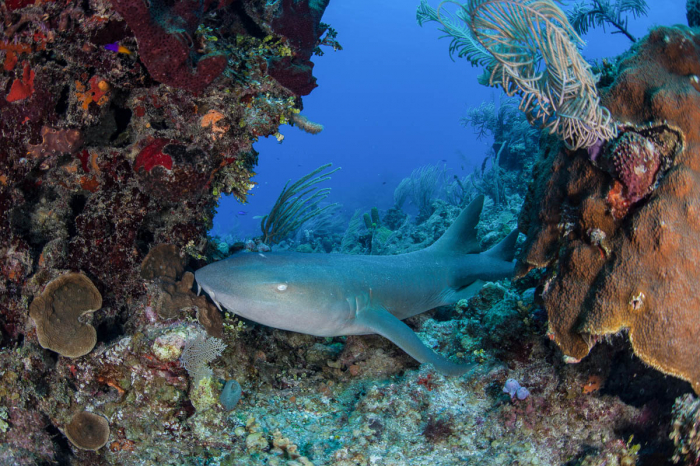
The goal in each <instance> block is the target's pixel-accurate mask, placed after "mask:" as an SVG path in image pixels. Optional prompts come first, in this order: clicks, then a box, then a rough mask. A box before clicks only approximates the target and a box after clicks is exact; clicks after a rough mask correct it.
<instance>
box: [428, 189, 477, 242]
mask: <svg viewBox="0 0 700 466" xmlns="http://www.w3.org/2000/svg"><path fill="white" fill-rule="evenodd" d="M483 207H484V195H483V194H481V195H479V196H477V197H476V198H475V199H474V200H473V201H472V202H471V203H470V204H469V205H468V206H467V207H465V208H464V209H463V210H462V213H460V214H459V216H458V217H457V219H456V220H455V221H454V223H453V224H452V225H451V226H450V227H449V228H448V229H447V231H446V232H445V233H444V234H443V235H442V236H441V237H440V239H438V240H437V241H436V242H435V243H433V245H432V246H430V249H432V250H433V251H439V252H445V253H451V254H473V253H477V252H479V251H480V249H479V241H478V240H477V239H476V224H477V223H479V216H480V215H481V209H483Z"/></svg>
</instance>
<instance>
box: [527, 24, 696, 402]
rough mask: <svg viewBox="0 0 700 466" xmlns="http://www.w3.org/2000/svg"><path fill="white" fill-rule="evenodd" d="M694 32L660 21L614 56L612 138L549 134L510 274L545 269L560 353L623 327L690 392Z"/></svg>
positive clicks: (574, 357)
mask: <svg viewBox="0 0 700 466" xmlns="http://www.w3.org/2000/svg"><path fill="white" fill-rule="evenodd" d="M698 56H700V40H698V38H697V36H696V35H695V33H694V32H693V31H691V30H690V29H688V28H685V27H675V28H666V27H660V28H656V29H654V30H652V31H651V33H650V34H649V35H648V36H647V37H646V38H644V39H643V40H641V41H640V43H639V45H638V47H635V48H633V51H632V53H630V54H627V55H626V56H625V57H624V58H623V59H622V61H621V62H620V63H619V65H618V69H619V74H618V75H617V77H616V78H615V80H614V82H612V84H611V85H610V87H609V88H607V89H605V90H604V91H603V94H602V95H603V103H604V104H605V105H606V106H607V108H609V109H610V111H611V112H612V114H613V115H614V116H615V118H616V119H617V120H619V121H623V122H627V123H625V124H623V125H620V127H619V130H620V135H619V137H618V138H617V139H615V140H612V141H610V142H609V143H607V144H599V145H597V146H593V147H591V148H589V150H588V152H585V151H578V152H571V151H568V150H565V149H563V148H561V147H560V145H559V144H557V143H556V142H553V141H551V140H550V141H549V142H548V143H547V144H545V146H544V150H543V153H542V157H541V160H540V161H539V162H538V164H537V166H536V167H535V172H534V178H535V179H534V182H533V183H532V185H531V188H530V192H529V194H528V197H527V201H526V204H525V207H524V209H523V212H522V214H521V217H520V222H519V227H520V230H521V231H522V232H524V233H526V234H527V241H526V244H525V247H524V251H523V254H522V256H521V257H520V266H519V274H520V275H524V274H525V273H527V272H528V271H529V270H531V269H533V268H546V273H545V275H544V276H545V280H544V286H543V289H542V297H543V300H544V305H545V307H546V309H547V313H548V315H549V319H550V320H549V333H548V335H549V337H550V338H551V339H552V340H554V341H555V342H556V343H557V344H558V345H559V347H560V348H561V349H562V351H563V352H564V354H565V356H566V358H567V359H568V360H569V361H571V362H576V361H579V360H581V358H583V357H584V356H586V355H587V354H588V353H589V351H590V350H591V348H592V347H593V346H594V345H595V343H596V342H598V341H600V339H601V338H603V337H605V336H606V335H615V334H617V333H619V332H622V331H625V330H627V331H628V332H629V339H630V341H631V343H632V347H633V348H634V351H635V354H637V355H638V356H639V357H640V358H641V359H642V360H643V361H644V362H646V363H647V364H649V365H651V366H653V367H655V368H657V369H659V370H661V371H663V372H664V373H666V374H671V375H674V376H676V377H680V378H682V379H684V380H687V381H689V382H691V384H692V386H693V388H694V390H695V391H696V392H699V393H700V363H699V361H700V346H699V345H698V344H697V342H698V341H699V340H700V329H699V327H698V326H697V322H698V317H699V316H700V296H698V294H697V293H696V292H695V291H694V290H695V288H696V283H697V281H698V279H699V278H700V277H698V268H697V264H698V262H699V261H700V250H699V249H698V247H697V244H698V241H700V222H699V221H698V214H697V213H698V210H699V209H700V204H699V202H700V200H699V199H698V196H697V193H698V192H699V189H700V188H699V187H698V186H697V184H698V172H699V171H700V151H699V150H698V147H700V146H698V143H699V142H700V132H699V131H698V124H697V123H698V121H699V120H700V114H699V113H698V111H697V109H698V108H699V107H698V106H699V105H700V94H698V91H697V89H698V88H697V87H696V86H697V79H698V78H697V76H698V75H700V60H698Z"/></svg>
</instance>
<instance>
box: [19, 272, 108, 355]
mask: <svg viewBox="0 0 700 466" xmlns="http://www.w3.org/2000/svg"><path fill="white" fill-rule="evenodd" d="M101 307H102V296H101V295H100V292H99V291H97V288H95V285H93V284H92V282H91V281H90V279H89V278H88V277H86V276H85V275H82V274H79V273H68V274H65V275H61V276H60V277H58V278H56V279H55V280H53V281H52V282H51V283H49V284H48V286H47V287H46V289H45V290H44V292H43V293H42V294H41V296H39V297H37V298H35V299H34V301H32V304H31V305H30V306H29V316H30V317H31V318H32V319H33V320H34V322H35V324H36V333H37V337H38V338H39V344H40V345H41V346H42V347H43V348H46V349H50V350H52V351H56V352H57V353H59V354H61V355H63V356H67V357H69V358H77V357H79V356H83V355H85V354H87V353H89V352H90V351H92V349H93V348H94V347H95V343H96V342H97V332H96V331H95V328H94V327H93V326H92V325H89V324H84V323H82V322H80V321H79V320H78V319H79V317H80V316H82V315H83V314H87V313H91V312H95V311H96V310H98V309H99V308H101Z"/></svg>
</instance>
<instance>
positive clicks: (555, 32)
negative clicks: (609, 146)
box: [417, 0, 617, 149]
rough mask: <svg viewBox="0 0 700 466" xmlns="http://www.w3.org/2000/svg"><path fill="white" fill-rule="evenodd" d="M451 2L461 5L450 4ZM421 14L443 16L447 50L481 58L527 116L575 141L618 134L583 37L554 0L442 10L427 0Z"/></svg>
mask: <svg viewBox="0 0 700 466" xmlns="http://www.w3.org/2000/svg"><path fill="white" fill-rule="evenodd" d="M446 4H455V5H457V6H458V9H457V11H456V12H454V13H451V12H449V11H448V10H447V9H446V8H445V5H446ZM417 18H418V23H419V24H421V25H422V24H423V23H424V22H427V21H436V22H438V23H440V24H441V25H442V27H441V29H440V30H441V31H443V32H445V33H446V36H447V37H451V38H452V41H451V43H450V55H452V54H455V53H456V54H457V55H458V56H459V57H460V58H462V57H464V58H466V59H467V60H469V61H470V62H471V63H472V64H473V65H481V66H484V67H485V68H486V71H487V72H488V74H489V85H491V86H499V85H500V86H502V87H503V89H504V91H505V92H506V94H508V95H509V96H514V95H517V96H518V97H519V98H520V105H519V108H520V110H522V111H523V112H524V113H525V114H526V115H527V118H528V121H529V122H530V123H531V124H535V125H538V126H540V127H543V128H546V129H548V130H549V131H550V132H551V133H556V134H558V135H559V136H560V137H561V138H562V139H563V140H564V142H565V143H566V145H567V147H569V148H570V149H579V148H582V147H590V146H592V145H593V144H595V143H596V142H597V141H599V140H608V139H611V138H613V137H615V136H616V134H617V130H616V128H615V124H614V122H613V121H612V118H611V117H610V112H609V111H608V110H607V109H606V108H605V107H603V106H601V105H600V98H599V97H598V91H597V89H596V86H595V83H596V79H595V77H594V76H593V73H592V72H591V68H590V65H589V64H588V63H587V62H586V61H585V60H584V59H583V57H582V56H581V54H580V53H579V50H578V48H577V45H583V43H584V42H583V40H582V39H581V38H580V37H579V36H578V34H576V31H574V29H573V28H572V27H571V24H569V21H568V20H567V18H566V14H565V13H564V12H563V11H562V10H561V9H560V8H559V7H558V6H556V5H555V4H554V2H553V1H552V0H469V1H467V2H466V3H465V4H460V3H457V2H453V1H445V2H442V3H441V4H440V5H439V6H438V8H437V10H436V9H434V8H432V7H430V6H429V5H428V4H427V1H426V0H422V2H421V4H420V5H419V7H418V12H417Z"/></svg>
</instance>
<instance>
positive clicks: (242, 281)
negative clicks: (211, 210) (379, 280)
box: [195, 252, 351, 336]
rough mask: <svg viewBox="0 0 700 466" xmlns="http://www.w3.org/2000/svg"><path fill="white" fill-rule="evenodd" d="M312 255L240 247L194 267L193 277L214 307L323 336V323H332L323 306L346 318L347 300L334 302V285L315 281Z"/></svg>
mask: <svg viewBox="0 0 700 466" xmlns="http://www.w3.org/2000/svg"><path fill="white" fill-rule="evenodd" d="M312 256H313V255H311V254H303V255H299V254H293V253H291V254H290V253H283V252H275V253H264V254H262V253H246V252H240V253H237V254H234V255H233V256H231V257H229V258H228V259H226V260H223V261H218V262H215V263H212V264H210V265H208V266H206V267H203V268H201V269H199V270H197V271H196V272H195V279H196V280H197V284H198V285H199V286H200V287H201V289H202V290H204V291H205V292H206V293H207V294H208V295H209V297H210V298H211V299H212V300H213V301H214V302H215V303H216V304H217V305H218V306H219V307H220V308H221V307H222V306H223V307H224V308H226V309H227V310H229V311H231V312H233V313H235V314H237V315H240V316H242V317H245V318H247V319H250V320H254V321H256V322H258V323H261V324H264V325H269V326H272V327H275V328H283V329H285V330H292V331H297V332H303V333H310V334H313V335H319V336H327V335H328V334H329V332H328V331H326V328H327V327H328V326H329V325H331V326H334V328H335V326H336V322H329V320H328V313H327V310H328V309H329V308H335V309H336V310H337V311H338V312H334V313H332V314H331V315H334V316H336V317H337V318H340V319H345V318H347V319H349V318H351V315H350V306H339V305H338V303H339V300H338V297H339V296H340V291H336V290H334V287H333V286H332V285H330V284H329V286H326V287H324V286H323V285H324V284H323V283H319V280H322V278H321V279H319V274H318V264H315V261H314V257H312ZM303 259H307V260H303ZM329 281H330V280H329ZM319 286H321V287H323V288H324V290H325V293H319V292H318V289H319ZM339 307H342V308H339ZM343 316H345V317H343ZM333 320H337V319H333ZM309 329H313V331H310V330H309Z"/></svg>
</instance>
